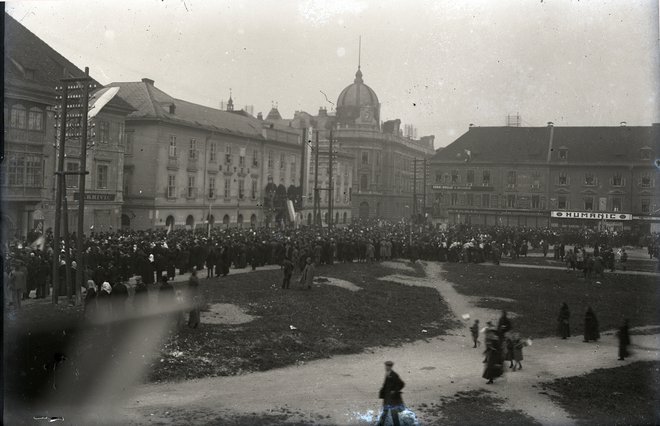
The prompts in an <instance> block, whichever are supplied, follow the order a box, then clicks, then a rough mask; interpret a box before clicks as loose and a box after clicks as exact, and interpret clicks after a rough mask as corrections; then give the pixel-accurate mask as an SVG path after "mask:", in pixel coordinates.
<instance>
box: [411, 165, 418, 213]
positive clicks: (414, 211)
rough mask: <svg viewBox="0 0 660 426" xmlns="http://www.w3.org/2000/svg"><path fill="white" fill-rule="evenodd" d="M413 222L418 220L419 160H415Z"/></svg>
mask: <svg viewBox="0 0 660 426" xmlns="http://www.w3.org/2000/svg"><path fill="white" fill-rule="evenodd" d="M412 211H413V213H412V215H413V221H414V220H415V219H416V218H417V159H416V158H415V159H414V160H413V210H412Z"/></svg>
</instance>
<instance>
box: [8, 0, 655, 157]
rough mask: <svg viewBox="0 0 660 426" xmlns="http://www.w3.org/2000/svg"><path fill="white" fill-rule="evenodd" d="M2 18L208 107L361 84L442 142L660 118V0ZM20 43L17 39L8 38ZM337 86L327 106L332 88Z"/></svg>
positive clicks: (187, 2)
mask: <svg viewBox="0 0 660 426" xmlns="http://www.w3.org/2000/svg"><path fill="white" fill-rule="evenodd" d="M6 11H7V12H8V13H9V14H10V15H12V16H13V17H14V18H16V19H17V20H18V21H20V22H21V23H22V24H23V25H25V26H26V27H27V28H28V29H30V30H31V31H32V32H34V33H35V34H36V35H37V36H39V37H41V38H42V39H43V40H44V41H46V42H47V43H48V44H49V45H50V46H51V47H53V48H54V49H56V50H57V51H59V52H60V53H61V54H63V55H64V56H66V57H67V58H68V59H69V60H71V61H72V62H73V63H74V64H76V65H78V66H79V67H81V68H83V67H84V66H89V67H90V73H91V74H92V76H93V77H94V78H96V79H97V80H98V81H100V82H101V83H104V84H106V83H110V82H116V81H139V80H140V79H141V78H143V77H148V78H151V79H153V80H155V84H156V87H158V88H160V89H162V90H163V91H165V92H167V93H169V94H170V95H172V96H174V97H177V98H180V99H185V100H188V101H191V102H196V103H200V104H203V105H207V106H211V107H216V108H217V107H219V105H220V102H221V101H226V100H227V98H228V97H229V91H230V89H231V91H232V94H233V99H234V103H235V105H236V106H237V107H243V106H245V105H253V106H254V114H255V115H256V113H257V112H259V111H261V112H263V113H264V115H266V114H267V113H268V111H269V110H270V108H271V106H272V105H273V104H274V103H275V104H276V105H277V107H278V109H279V111H280V113H281V114H282V116H283V117H284V118H291V117H292V116H293V113H294V111H297V110H304V111H307V112H310V113H313V114H315V113H316V112H317V111H318V109H319V107H326V108H328V110H332V108H333V106H334V103H336V99H337V96H338V95H339V92H340V91H341V90H342V89H343V88H344V87H345V86H347V85H348V84H350V83H352V82H353V79H354V75H355V71H356V70H357V65H358V44H359V43H358V40H359V38H360V37H362V49H361V69H362V72H363V74H364V76H363V78H364V82H365V83H366V84H367V85H369V86H370V87H371V88H372V89H373V90H374V91H375V92H376V94H377V95H378V98H379V101H380V103H381V119H383V120H389V119H394V118H400V119H401V121H402V123H405V124H413V125H414V126H416V127H417V129H418V136H422V135H428V134H433V135H435V136H436V146H444V145H447V144H449V143H451V142H452V141H453V140H455V139H456V138H457V137H458V136H460V135H461V134H463V133H464V132H465V131H467V129H468V126H469V125H470V124H471V123H473V124H475V125H477V126H501V125H504V124H505V122H506V116H507V115H509V114H520V117H521V119H522V124H523V125H524V126H544V125H546V123H547V122H548V121H552V122H554V123H555V125H557V126H597V125H599V126H618V125H619V123H620V122H622V121H626V122H627V124H628V125H649V124H651V123H652V122H660V107H659V104H660V53H659V51H660V50H659V47H658V43H659V38H660V32H659V30H658V22H659V20H660V19H659V17H660V14H659V11H658V1H657V0H618V1H602V0H590V1H578V0H498V1H491V0H481V1H476V0H472V1H471V0H461V1H444V0H436V1H423V0H405V1H404V0H396V1H394V0H375V1H362V0H298V1H293V0H262V1H257V0H231V1H225V0H219V1H210V0H206V1H201V0H139V1H136V0H132V1H126V0H113V1H98V0H84V1H68V0H59V1H52V0H40V1H10V2H8V3H6ZM6 42H7V43H11V40H7V41H6ZM325 94H327V100H326V96H325Z"/></svg>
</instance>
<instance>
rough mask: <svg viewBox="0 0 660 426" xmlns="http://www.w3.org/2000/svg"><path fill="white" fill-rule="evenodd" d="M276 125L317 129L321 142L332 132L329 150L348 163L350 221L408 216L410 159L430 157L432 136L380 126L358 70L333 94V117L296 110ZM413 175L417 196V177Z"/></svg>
mask: <svg viewBox="0 0 660 426" xmlns="http://www.w3.org/2000/svg"><path fill="white" fill-rule="evenodd" d="M277 115H279V114H277ZM269 116H271V114H269ZM273 116H274V117H276V116H275V115H273ZM303 116H304V117H305V119H300V118H301V117H303ZM280 121H284V122H287V123H289V124H291V125H292V126H293V127H299V126H300V124H299V123H304V126H309V127H311V129H312V130H313V131H314V130H319V131H320V132H321V136H320V138H321V139H322V140H323V141H327V140H328V139H329V137H330V131H332V139H333V151H334V150H335V149H336V150H337V151H339V152H343V153H345V155H346V156H347V157H345V158H346V161H348V159H349V158H351V160H352V165H351V169H352V170H351V172H350V176H351V184H350V188H352V189H351V190H350V191H351V194H350V196H349V200H350V202H351V207H352V212H351V216H352V217H359V218H364V219H366V218H392V219H399V218H402V217H410V216H411V215H412V213H413V211H414V208H413V193H414V185H415V181H414V177H415V172H414V165H415V160H418V161H420V164H421V161H422V160H423V159H425V158H429V157H431V156H432V155H433V154H434V152H435V151H434V149H433V141H434V137H433V136H425V137H421V138H419V139H415V138H414V137H413V136H414V132H406V134H404V132H403V130H402V129H401V121H400V120H398V119H397V120H390V121H386V122H384V123H382V122H381V121H380V102H379V100H378V96H377V95H376V92H374V91H373V90H372V89H371V88H370V87H369V86H367V85H366V84H365V83H364V80H363V78H362V71H361V70H360V68H359V67H358V70H357V72H356V73H355V79H354V81H353V83H352V84H350V85H348V86H347V87H346V88H345V89H344V90H342V91H341V93H340V94H339V97H338V99H337V104H336V113H335V114H334V115H333V114H329V113H328V112H327V111H326V110H325V109H321V110H320V111H319V114H318V115H316V116H313V115H311V114H308V113H305V112H299V113H297V115H296V116H294V118H293V119H292V120H276V122H280ZM299 128H302V127H299ZM321 152H323V150H321ZM326 152H327V150H326ZM326 162H327V161H326ZM326 168H327V166H326ZM417 177H418V179H419V180H418V182H417V189H418V191H420V192H421V182H422V180H421V176H417ZM306 202H307V201H306Z"/></svg>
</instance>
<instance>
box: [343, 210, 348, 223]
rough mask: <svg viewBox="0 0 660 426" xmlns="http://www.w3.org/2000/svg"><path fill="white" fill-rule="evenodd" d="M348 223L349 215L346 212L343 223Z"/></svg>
mask: <svg viewBox="0 0 660 426" xmlns="http://www.w3.org/2000/svg"><path fill="white" fill-rule="evenodd" d="M347 221H348V213H346V212H344V218H343V219H342V223H344V224H345V223H346V222H347Z"/></svg>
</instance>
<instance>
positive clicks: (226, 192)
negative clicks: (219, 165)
mask: <svg viewBox="0 0 660 426" xmlns="http://www.w3.org/2000/svg"><path fill="white" fill-rule="evenodd" d="M237 182H238V199H239V200H243V199H244V198H245V179H243V178H239V179H237ZM208 184H209V185H208V188H209V193H208V194H206V195H205V197H208V198H215V197H216V196H217V195H218V194H217V191H216V177H215V176H214V175H211V174H209V175H208ZM257 184H258V182H257V180H256V179H253V180H252V186H251V188H250V198H251V199H252V200H256V199H257ZM197 196H198V187H197V176H196V175H188V186H187V187H186V197H187V198H197ZM223 196H224V198H231V179H228V178H227V179H225V180H224V189H223ZM167 197H168V198H176V197H177V187H176V175H173V174H171V175H169V176H168V177H167Z"/></svg>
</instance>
